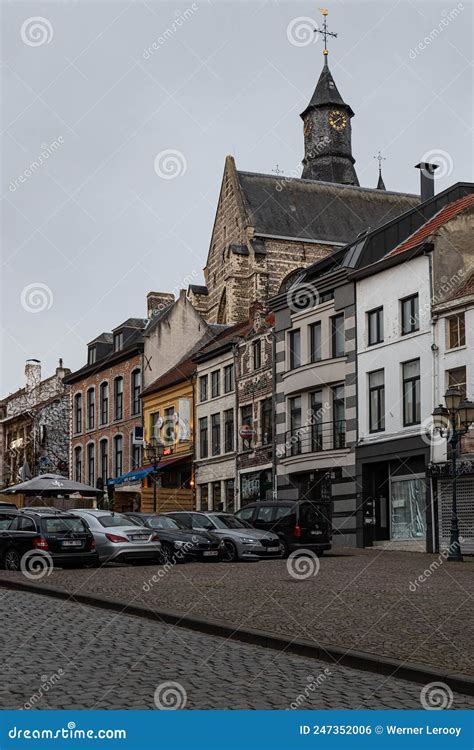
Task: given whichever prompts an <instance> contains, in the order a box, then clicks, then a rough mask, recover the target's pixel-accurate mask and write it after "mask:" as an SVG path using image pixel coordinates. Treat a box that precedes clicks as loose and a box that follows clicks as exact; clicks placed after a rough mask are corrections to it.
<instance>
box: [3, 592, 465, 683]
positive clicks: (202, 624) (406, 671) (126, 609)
mask: <svg viewBox="0 0 474 750" xmlns="http://www.w3.org/2000/svg"><path fill="white" fill-rule="evenodd" d="M0 588H6V589H10V590H13V591H28V592H30V593H33V594H40V595H42V596H50V597H53V598H55V599H63V600H68V601H72V602H78V603H81V604H88V605H90V606H93V607H98V608H99V609H105V610H109V611H113V612H120V613H121V614H124V615H134V616H135V617H142V618H144V619H146V620H152V621H154V622H161V623H166V624H169V625H178V626H179V627H183V628H188V629H189V630H194V631H197V632H199V633H206V634H208V635H214V636H219V637H221V638H228V639H231V640H234V641H240V642H242V643H250V644H253V645H255V646H263V647H265V648H271V649H274V650H277V651H286V652H287V653H290V654H296V655H298V656H305V657H307V658H310V659H319V660H320V661H324V662H328V663H329V664H336V663H337V664H338V665H340V666H344V667H350V668H352V669H360V670H362V671H365V672H375V673H376V674H382V675H387V676H388V677H396V678H397V679H401V680H408V681H410V682H417V683H420V684H426V683H428V682H434V681H441V682H444V683H445V684H446V685H448V686H449V687H450V688H451V689H452V690H454V691H456V692H458V693H464V694H465V695H474V677H469V676H468V675H463V674H455V673H452V672H445V671H443V670H442V669H441V668H436V667H430V666H428V665H425V664H417V663H416V662H408V663H405V662H403V661H401V660H399V659H392V658H390V657H386V656H376V655H374V654H369V653H366V652H364V651H356V650H354V649H345V648H341V647H340V646H329V645H328V646H326V645H318V644H315V643H313V642H312V641H308V640H305V639H302V638H295V639H293V638H289V637H288V636H284V635H275V634H274V633H271V632H269V631H265V630H254V629H252V628H246V629H245V630H241V629H239V630H237V629H236V628H235V627H234V626H232V625H230V624H229V623H227V622H224V621H221V620H210V619H207V618H205V617H188V616H187V615H180V614H178V613H176V612H169V611H165V610H160V611H157V610H151V609H147V608H146V607H144V606H140V605H135V604H127V603H126V602H122V601H120V600H119V599H112V598H101V597H98V596H94V595H93V594H70V593H68V592H67V591H64V590H63V589H57V588H54V587H53V586H44V585H42V586H35V585H34V584H32V583H24V582H22V581H14V580H9V579H7V580H6V579H2V578H0Z"/></svg>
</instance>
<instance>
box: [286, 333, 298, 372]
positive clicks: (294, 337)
mask: <svg viewBox="0 0 474 750" xmlns="http://www.w3.org/2000/svg"><path fill="white" fill-rule="evenodd" d="M288 346H289V349H290V351H289V362H290V370H294V369H295V367H299V366H300V365H301V332H300V330H299V329H298V330H297V331H290V333H289V335H288Z"/></svg>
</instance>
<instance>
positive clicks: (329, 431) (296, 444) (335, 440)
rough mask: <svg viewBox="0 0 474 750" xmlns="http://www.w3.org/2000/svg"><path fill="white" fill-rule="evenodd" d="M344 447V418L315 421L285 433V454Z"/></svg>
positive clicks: (317, 451) (291, 454) (316, 451)
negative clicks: (330, 420) (331, 420)
mask: <svg viewBox="0 0 474 750" xmlns="http://www.w3.org/2000/svg"><path fill="white" fill-rule="evenodd" d="M345 447H346V420H345V419H340V420H336V421H333V422H316V423H314V424H311V425H304V426H303V427H299V428H298V429H296V430H288V431H287V432H286V433H285V456H286V457H287V458H288V457H289V456H299V455H301V454H304V453H320V452H322V451H332V450H337V449H340V448H345Z"/></svg>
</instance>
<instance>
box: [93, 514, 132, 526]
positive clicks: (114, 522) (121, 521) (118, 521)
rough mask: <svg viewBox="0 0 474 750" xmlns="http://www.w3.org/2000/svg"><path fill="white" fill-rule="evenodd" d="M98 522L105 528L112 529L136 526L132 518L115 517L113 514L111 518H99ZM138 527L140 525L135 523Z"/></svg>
mask: <svg viewBox="0 0 474 750" xmlns="http://www.w3.org/2000/svg"><path fill="white" fill-rule="evenodd" d="M97 520H98V522H99V523H100V524H101V525H102V526H104V527H105V528H112V527H114V526H133V525H134V524H133V523H132V521H131V520H130V518H124V517H123V516H117V515H115V516H113V515H112V514H111V515H109V516H99V517H98V519H97ZM135 524H136V525H137V526H140V524H139V523H137V522H135Z"/></svg>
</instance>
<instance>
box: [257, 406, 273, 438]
mask: <svg viewBox="0 0 474 750" xmlns="http://www.w3.org/2000/svg"><path fill="white" fill-rule="evenodd" d="M260 419H261V426H262V445H270V443H271V442H272V439H273V408H272V399H271V398H266V399H265V400H264V401H262V406H261V412H260Z"/></svg>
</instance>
